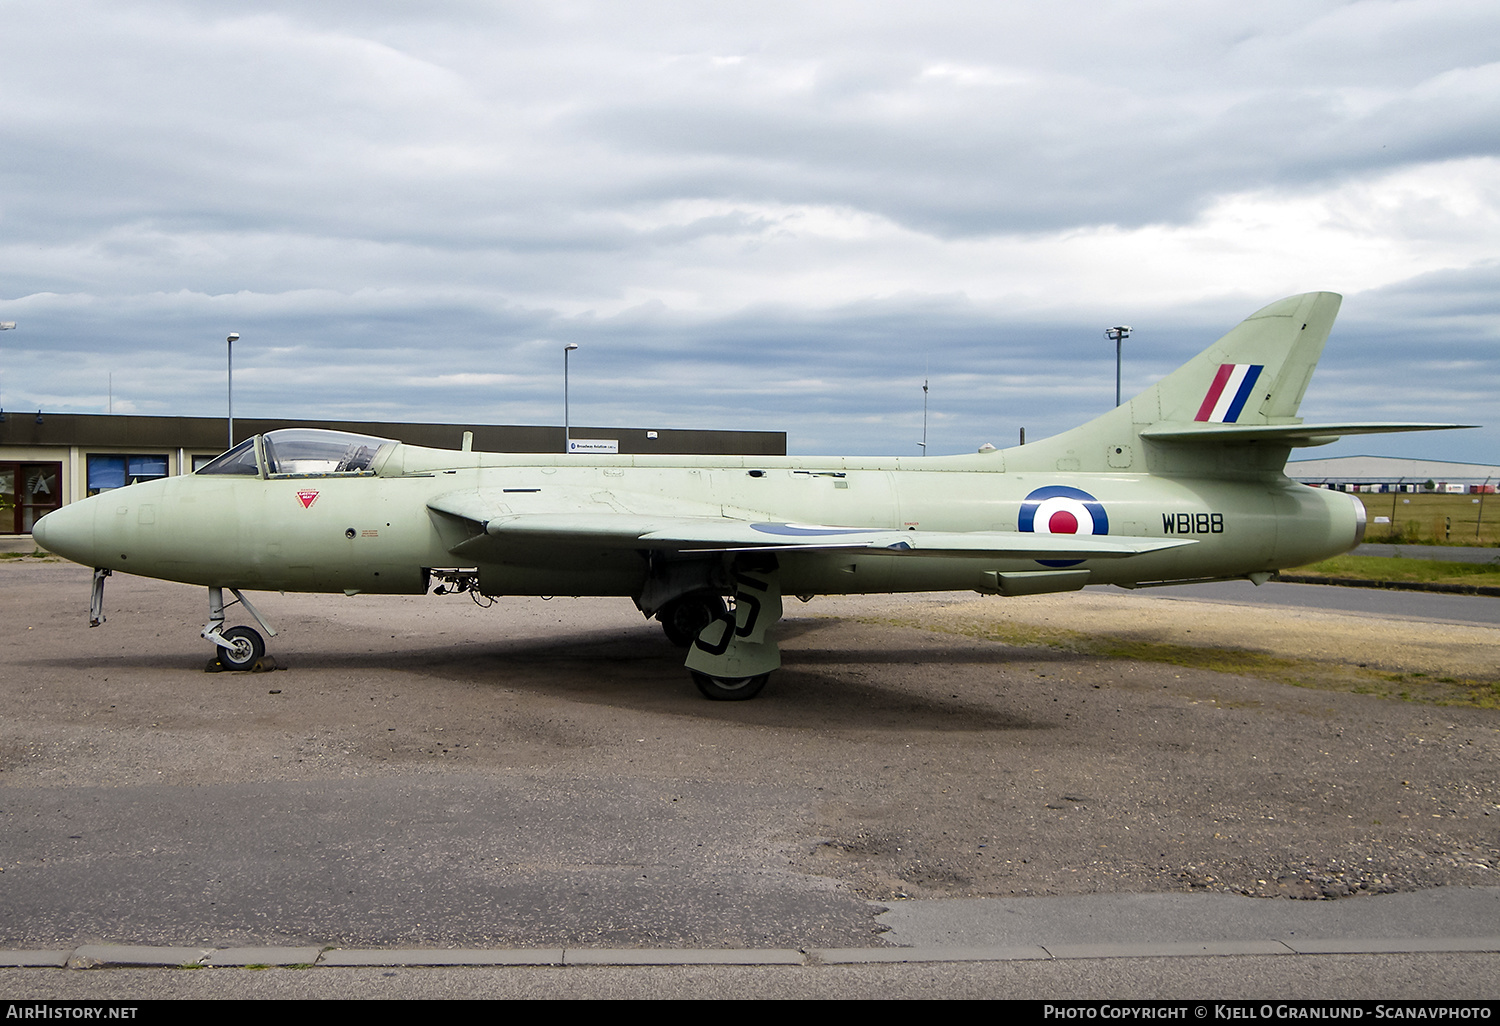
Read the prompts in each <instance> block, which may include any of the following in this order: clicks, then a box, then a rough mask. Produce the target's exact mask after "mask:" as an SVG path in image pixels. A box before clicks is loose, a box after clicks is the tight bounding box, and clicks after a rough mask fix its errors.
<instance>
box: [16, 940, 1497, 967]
mask: <svg viewBox="0 0 1500 1026" xmlns="http://www.w3.org/2000/svg"><path fill="white" fill-rule="evenodd" d="M1443 952H1454V953H1458V952H1463V953H1471V954H1472V953H1500V936H1496V937H1408V938H1358V939H1351V938H1338V939H1329V940H1292V939H1279V938H1277V939H1263V940H1248V941H1206V942H1203V941H1183V942H1171V943H1161V942H1144V943H1139V944H1058V945H1047V944H1042V945H1006V946H997V947H988V946H980V947H960V946H954V947H920V948H821V949H820V948H807V949H803V950H795V949H791V948H724V949H691V948H689V949H680V948H541V949H515V950H512V949H505V948H479V949H449V950H440V949H422V948H406V949H390V950H380V949H370V948H349V949H344V948H328V949H320V948H311V947H284V948H283V947H245V948H218V949H215V948H190V947H148V946H143V945H124V944H121V945H113V944H88V945H82V946H80V947H77V948H73V949H71V950H28V951H0V968H6V969H60V968H67V969H130V968H134V969H140V968H156V969H198V968H225V969H235V968H237V969H244V968H251V967H266V968H282V969H285V968H313V969H317V968H389V967H393V966H399V967H405V966H429V967H452V966H492V967H501V966H556V967H567V966H584V965H592V966H689V965H704V966H707V965H739V966H818V965H878V964H894V963H920V962H1039V961H1062V960H1082V959H1099V958H1201V957H1233V956H1244V955H1277V956H1291V955H1370V954H1379V955H1399V954H1415V953H1422V954H1432V953H1443Z"/></svg>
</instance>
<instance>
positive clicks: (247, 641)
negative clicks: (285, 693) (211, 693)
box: [202, 587, 276, 673]
mask: <svg viewBox="0 0 1500 1026" xmlns="http://www.w3.org/2000/svg"><path fill="white" fill-rule="evenodd" d="M229 590H230V591H232V592H234V597H235V599H236V600H237V601H238V602H239V604H240V605H242V606H244V607H245V609H246V611H247V612H249V614H250V615H251V616H253V617H254V618H255V622H256V623H258V624H260V626H261V630H264V631H265V632H266V633H267V634H269V635H270V636H271V637H273V638H274V637H276V628H274V627H272V626H271V625H270V624H268V623H266V621H265V617H263V616H261V615H260V610H258V609H256V608H255V606H254V605H253V604H252V603H251V602H250V600H249V599H247V598H246V597H245V596H244V595H243V594H241V593H240V590H239V589H238V588H230V589H229ZM231 605H233V603H231ZM202 637H203V638H204V640H205V641H212V642H213V643H214V644H215V645H217V646H218V649H217V651H216V652H215V653H214V657H213V658H212V659H210V660H209V661H208V666H207V667H206V669H207V670H208V671H209V672H210V673H219V672H220V671H223V670H250V671H251V672H255V673H260V672H264V671H266V670H274V669H276V660H275V659H272V658H271V657H270V656H268V655H266V640H265V638H263V637H261V635H260V631H257V630H256V629H255V628H254V627H230V628H229V629H228V630H225V629H224V589H223V588H218V587H211V588H209V589H208V623H206V624H204V625H203V632H202Z"/></svg>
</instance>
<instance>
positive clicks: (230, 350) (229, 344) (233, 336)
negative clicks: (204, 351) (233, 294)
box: [224, 331, 240, 452]
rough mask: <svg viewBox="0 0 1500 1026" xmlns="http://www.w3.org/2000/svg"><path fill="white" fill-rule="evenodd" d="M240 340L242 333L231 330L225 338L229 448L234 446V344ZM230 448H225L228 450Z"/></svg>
mask: <svg viewBox="0 0 1500 1026" xmlns="http://www.w3.org/2000/svg"><path fill="white" fill-rule="evenodd" d="M239 340H240V333H239V332H237V331H231V332H230V333H229V337H228V338H226V339H225V340H224V351H225V356H226V357H227V359H228V367H227V370H228V374H227V375H226V376H227V377H228V379H229V449H233V448H234V344H235V343H236V342H238V341H239ZM229 449H225V450H224V451H225V452H228V451H229Z"/></svg>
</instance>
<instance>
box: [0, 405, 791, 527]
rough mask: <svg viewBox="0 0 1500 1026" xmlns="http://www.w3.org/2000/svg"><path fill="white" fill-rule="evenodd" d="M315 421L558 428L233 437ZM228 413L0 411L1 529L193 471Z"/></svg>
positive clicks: (713, 440) (532, 444)
mask: <svg viewBox="0 0 1500 1026" xmlns="http://www.w3.org/2000/svg"><path fill="white" fill-rule="evenodd" d="M290 427H313V428H327V429H329V430H333V431H350V432H354V433H355V434H361V435H376V436H378V437H381V438H392V439H395V440H396V441H399V442H407V443H410V444H412V445H425V446H431V447H433V448H438V449H458V448H461V447H462V445H463V442H464V438H463V436H464V432H466V431H472V432H473V433H474V439H473V448H475V449H477V450H481V451H485V452H530V453H559V454H561V453H562V451H563V442H564V439H563V434H564V432H563V428H562V427H539V426H524V425H507V424H472V425H466V424H382V423H375V422H371V421H343V420H341V421H326V420H322V421H314V420H264V419H253V418H246V419H240V418H236V419H235V422H234V432H235V439H236V440H240V439H245V438H249V437H250V436H252V435H257V434H264V433H265V432H268V431H276V430H278V429H280V428H290ZM571 436H572V439H573V441H574V442H575V443H578V442H580V441H586V442H587V443H588V444H589V445H590V446H591V448H592V451H596V452H600V451H602V452H618V453H620V454H621V455H642V454H657V455H668V454H684V453H686V454H692V453H698V454H702V455H708V456H784V455H786V432H784V431H692V430H676V429H672V428H659V429H656V430H652V429H650V428H609V427H578V426H575V427H573V429H572V431H571ZM228 440H229V436H228V428H227V425H226V423H225V420H224V418H223V417H134V416H112V415H100V414H80V413H36V414H31V413H16V412H14V411H10V412H4V413H0V536H4V535H16V534H30V533H31V525H32V524H34V523H36V521H37V520H38V519H39V518H40V517H42V516H43V515H44V514H46V513H48V512H50V511H51V510H54V509H57V508H58V507H59V506H65V505H67V504H68V503H70V502H73V501H75V500H77V499H80V498H82V497H84V496H85V495H94V494H96V493H97V492H101V491H105V490H107V489H110V488H120V487H123V486H124V485H127V484H132V483H134V482H136V481H149V480H153V479H155V478H160V477H170V476H172V475H175V474H188V473H191V472H192V471H194V470H197V469H198V468H199V467H201V466H203V465H204V464H205V463H207V462H208V461H209V460H211V459H213V458H214V457H215V456H217V455H219V453H221V452H223V451H224V450H225V449H226V448H227V447H228V445H227V443H228Z"/></svg>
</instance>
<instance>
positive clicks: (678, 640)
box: [656, 591, 725, 648]
mask: <svg viewBox="0 0 1500 1026" xmlns="http://www.w3.org/2000/svg"><path fill="white" fill-rule="evenodd" d="M724 615H725V610H724V600H723V599H722V598H720V597H719V596H717V595H715V594H714V593H713V592H708V591H696V592H693V593H692V594H691V595H683V596H682V597H681V598H675V599H673V600H672V601H671V602H668V603H667V604H666V605H665V606H662V608H661V612H659V613H657V614H656V618H657V619H658V620H660V621H661V629H662V630H663V631H665V632H666V635H667V640H668V641H670V642H671V643H672V644H674V645H676V646H677V647H678V648H687V647H689V646H690V645H692V643H693V641H694V639H696V638H697V637H698V635H699V634H700V633H702V631H703V628H705V627H707V626H708V625H709V624H711V623H713V622H714V621H715V620H717V619H719V618H720V617H721V616H724Z"/></svg>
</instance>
